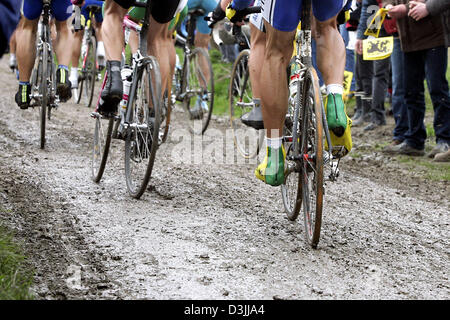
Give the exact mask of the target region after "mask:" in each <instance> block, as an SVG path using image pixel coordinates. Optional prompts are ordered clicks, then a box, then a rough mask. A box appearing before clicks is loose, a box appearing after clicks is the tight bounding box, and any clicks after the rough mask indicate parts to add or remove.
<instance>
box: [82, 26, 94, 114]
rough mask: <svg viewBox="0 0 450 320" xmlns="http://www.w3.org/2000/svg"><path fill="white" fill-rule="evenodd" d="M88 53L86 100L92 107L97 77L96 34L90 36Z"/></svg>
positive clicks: (88, 105) (87, 104)
mask: <svg viewBox="0 0 450 320" xmlns="http://www.w3.org/2000/svg"><path fill="white" fill-rule="evenodd" d="M87 54H88V57H87V61H86V63H87V65H86V73H85V77H86V78H85V81H84V82H85V83H86V88H85V90H84V92H85V94H84V102H85V104H86V106H87V107H88V108H90V107H91V105H92V98H93V97H94V90H95V80H96V78H97V40H96V39H95V37H94V35H91V36H90V40H89V43H88V49H87Z"/></svg>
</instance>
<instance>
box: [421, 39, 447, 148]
mask: <svg viewBox="0 0 450 320" xmlns="http://www.w3.org/2000/svg"><path fill="white" fill-rule="evenodd" d="M447 55H448V53H447V48H446V47H443V46H442V47H437V48H433V49H430V50H427V51H426V59H425V66H426V79H427V85H428V90H429V91H430V96H431V101H432V102H433V108H434V123H433V124H434V132H435V134H436V142H437V143H440V142H442V143H448V144H450V97H449V87H448V82H447V78H446V71H447V58H448V57H447Z"/></svg>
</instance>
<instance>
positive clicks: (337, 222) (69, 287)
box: [0, 59, 450, 299]
mask: <svg viewBox="0 0 450 320" xmlns="http://www.w3.org/2000/svg"><path fill="white" fill-rule="evenodd" d="M0 74H1V75H2V78H1V80H0V81H1V84H2V91H1V93H0V111H1V114H2V117H1V118H0V148H1V153H0V172H1V173H0V205H1V217H0V222H1V223H2V224H6V225H7V226H9V227H11V228H12V229H13V230H14V232H15V233H16V235H17V237H18V239H19V240H20V241H21V242H22V243H23V244H24V248H25V253H26V255H27V256H28V257H29V261H30V262H29V263H30V264H31V266H32V267H33V268H34V270H35V285H34V286H33V288H32V289H33V292H34V293H35V295H36V297H37V298H40V299H381V298H388V299H449V298H450V283H449V279H448V277H449V270H450V263H449V248H450V245H449V244H450V237H449V235H450V233H449V208H450V202H449V185H448V181H447V182H446V181H442V182H433V183H426V182H423V181H422V182H420V183H413V182H414V181H415V180H414V179H412V178H411V177H408V174H407V170H403V171H400V170H383V166H376V165H373V166H371V165H367V164H366V165H365V166H362V165H359V164H358V162H355V160H354V159H353V160H352V159H351V158H349V159H345V160H343V161H342V162H343V165H342V168H341V176H340V178H339V180H338V181H337V182H335V183H327V185H326V191H325V204H324V213H323V217H324V221H323V226H322V235H321V240H320V242H319V246H318V249H317V250H312V249H311V248H310V247H309V246H308V245H307V243H306V242H305V239H304V236H305V235H304V230H303V225H302V223H303V222H302V219H301V217H300V219H299V220H298V222H292V221H289V220H288V219H287V218H286V214H285V213H284V209H283V204H282V201H281V194H280V190H279V188H273V187H270V186H266V185H264V184H263V183H261V182H260V181H258V180H256V179H255V178H254V176H253V170H254V167H255V165H254V163H249V164H245V163H242V161H241V160H239V161H238V162H239V163H235V164H229V163H226V162H227V161H224V160H223V159H220V157H219V160H220V161H216V162H212V161H203V162H202V161H190V162H189V163H186V162H187V161H185V160H186V159H185V158H184V160H183V158H180V157H177V155H179V154H180V152H181V151H180V150H181V149H182V146H183V143H184V142H181V140H183V137H184V139H185V140H186V139H187V140H186V141H189V135H188V134H185V131H183V130H184V129H183V125H184V123H183V121H182V118H181V116H178V117H177V116H176V115H175V117H176V118H177V119H175V121H174V124H173V131H172V134H171V138H170V139H169V141H167V143H165V144H164V145H162V146H161V148H160V149H159V151H158V153H157V158H156V164H155V168H154V172H153V176H152V179H151V181H150V186H149V189H148V190H147V191H146V193H145V194H144V195H143V197H142V198H141V199H140V200H135V199H132V198H131V197H130V196H129V195H128V194H127V190H126V184H125V177H124V164H123V163H124V161H123V154H124V144H123V142H122V141H113V146H112V149H111V158H110V161H109V162H108V165H107V168H106V171H105V174H104V178H103V180H102V181H101V182H100V183H99V184H96V183H94V182H92V180H91V178H90V174H91V173H90V162H91V151H92V136H93V128H94V121H93V120H92V119H91V118H90V116H89V112H90V110H88V109H87V108H86V107H82V106H80V105H75V104H73V103H66V104H62V105H61V106H60V108H59V109H58V110H57V111H56V112H54V113H53V118H52V119H51V121H49V123H48V132H47V146H46V148H45V150H40V149H39V127H38V116H39V115H38V113H37V111H36V110H35V111H33V110H27V111H21V110H19V108H18V107H17V106H16V105H15V103H14V100H13V95H14V92H15V90H16V89H17V88H16V80H15V79H14V76H13V75H12V74H11V73H10V72H9V70H8V69H7V66H6V59H3V61H2V62H1V66H0ZM210 128H211V129H210V130H208V131H207V134H206V136H205V140H204V142H203V145H205V146H206V150H207V152H211V150H216V151H215V153H214V151H213V153H214V154H215V155H220V153H221V152H222V155H223V154H228V153H230V154H231V153H232V152H233V146H232V145H230V144H227V143H226V141H227V138H226V133H225V129H226V128H227V123H226V122H225V121H224V120H223V119H221V118H219V119H215V120H214V121H212V123H211V124H210ZM355 143H358V141H355ZM217 145H219V146H220V147H219V148H218V149H217V148H215V147H211V146H217ZM208 148H210V149H208ZM217 150H219V151H217ZM213 153H211V154H213ZM211 158H214V157H212V156H211ZM180 159H181V160H180ZM205 159H210V158H209V157H208V156H206V157H205ZM236 159H238V157H237V156H236ZM194 160H195V159H194Z"/></svg>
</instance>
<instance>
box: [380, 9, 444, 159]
mask: <svg viewBox="0 0 450 320" xmlns="http://www.w3.org/2000/svg"><path fill="white" fill-rule="evenodd" d="M385 2H386V8H387V9H389V15H390V16H391V17H393V18H396V19H397V27H398V31H399V35H400V42H401V47H402V50H403V52H404V67H403V72H404V79H405V81H404V84H405V104H406V108H407V113H408V131H407V132H406V133H405V140H404V141H403V142H402V143H401V144H399V145H397V146H393V147H392V148H389V149H388V150H386V151H387V152H389V153H393V154H406V155H412V156H422V155H424V154H425V152H424V149H425V139H426V129H425V125H424V117H425V98H424V90H425V89H424V80H425V79H426V81H427V85H428V88H429V91H430V96H431V100H432V103H433V108H434V123H433V126H434V131H435V134H436V146H435V147H434V148H433V149H432V150H431V152H430V153H429V154H428V156H429V157H434V156H435V155H436V154H437V153H442V152H445V151H447V150H448V145H449V143H450V121H449V119H450V95H449V87H448V82H447V79H446V70H447V58H448V57H447V56H448V53H447V48H446V46H445V37H444V29H443V24H442V22H441V17H440V15H435V16H431V15H430V16H427V17H424V18H422V19H418V20H417V21H416V20H414V19H413V18H412V17H410V16H408V11H409V10H410V7H411V8H412V7H413V6H414V4H412V3H411V6H410V1H409V0H385ZM447 2H448V1H447ZM410 14H411V15H414V16H416V14H417V13H414V11H412V12H411V13H410ZM417 18H418V16H417Z"/></svg>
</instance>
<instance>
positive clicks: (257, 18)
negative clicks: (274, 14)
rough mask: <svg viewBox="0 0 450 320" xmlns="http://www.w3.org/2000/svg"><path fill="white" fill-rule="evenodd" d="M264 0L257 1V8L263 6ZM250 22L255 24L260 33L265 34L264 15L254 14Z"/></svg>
mask: <svg viewBox="0 0 450 320" xmlns="http://www.w3.org/2000/svg"><path fill="white" fill-rule="evenodd" d="M263 1H264V0H256V1H255V6H257V7H259V6H261V5H262V2H263ZM250 22H251V24H253V25H254V26H255V27H256V28H257V29H258V30H259V31H262V32H265V31H264V30H265V29H264V19H263V16H262V13H254V14H252V15H250Z"/></svg>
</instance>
